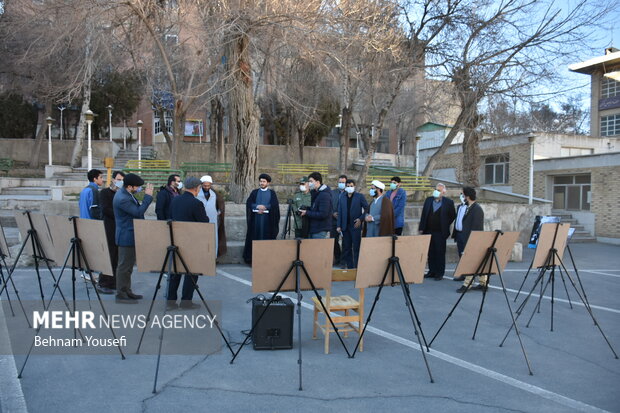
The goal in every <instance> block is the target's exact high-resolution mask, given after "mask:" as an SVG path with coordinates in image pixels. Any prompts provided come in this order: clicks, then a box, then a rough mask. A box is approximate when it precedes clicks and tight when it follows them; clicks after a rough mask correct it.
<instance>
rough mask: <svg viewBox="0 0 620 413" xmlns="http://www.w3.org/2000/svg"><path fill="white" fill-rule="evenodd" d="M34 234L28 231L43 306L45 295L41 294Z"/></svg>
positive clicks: (41, 288) (41, 287) (32, 231)
mask: <svg viewBox="0 0 620 413" xmlns="http://www.w3.org/2000/svg"><path fill="white" fill-rule="evenodd" d="M34 233H35V232H34V230H33V229H31V230H30V231H28V234H29V235H30V243H31V248H32V257H33V258H34V270H35V271H36V273H37V282H38V283H39V294H41V302H42V303H43V306H45V294H43V285H42V284H41V273H40V272H39V258H38V256H37V249H36V242H35V239H34V235H33V234H34Z"/></svg>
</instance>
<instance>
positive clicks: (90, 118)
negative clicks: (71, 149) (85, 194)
mask: <svg viewBox="0 0 620 413" xmlns="http://www.w3.org/2000/svg"><path fill="white" fill-rule="evenodd" d="M84 117H85V118H86V123H87V124H88V149H87V152H86V154H87V157H88V170H89V171H90V170H91V169H93V147H92V145H91V126H92V124H93V120H94V119H95V114H94V113H93V111H92V110H90V109H88V110H87V111H86V113H85V114H84Z"/></svg>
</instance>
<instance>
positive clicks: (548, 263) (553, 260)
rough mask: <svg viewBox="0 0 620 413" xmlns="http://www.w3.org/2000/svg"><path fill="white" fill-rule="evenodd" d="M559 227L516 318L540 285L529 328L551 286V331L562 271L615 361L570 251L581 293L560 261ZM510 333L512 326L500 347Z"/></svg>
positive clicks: (557, 224)
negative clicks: (559, 277)
mask: <svg viewBox="0 0 620 413" xmlns="http://www.w3.org/2000/svg"><path fill="white" fill-rule="evenodd" d="M560 225H561V224H560V223H556V224H555V229H554V231H555V232H554V234H553V243H552V244H551V248H549V252H548V253H547V257H546V259H545V262H544V265H543V266H542V267H541V268H540V272H539V274H538V277H537V278H536V281H535V282H534V285H533V286H532V289H531V290H530V292H529V293H528V295H527V296H526V297H525V299H524V300H523V302H522V303H521V305H520V306H519V309H518V310H517V318H519V316H520V315H521V314H522V313H523V310H524V309H525V306H526V305H527V303H528V301H529V299H530V297H531V296H532V293H533V292H534V290H535V289H536V287H537V286H538V284H540V286H541V288H542V290H541V292H540V295H539V296H538V301H537V303H536V306H535V308H534V311H533V312H532V315H531V316H530V318H529V320H528V322H527V324H526V327H529V326H530V322H531V321H532V319H533V318H534V314H536V312H537V309H538V312H540V304H541V302H542V298H543V296H544V294H545V292H546V291H547V287H548V286H549V284H551V331H553V314H554V301H555V270H556V268H557V269H558V271H559V272H560V275H561V274H562V270H564V273H566V277H567V278H568V280H569V281H570V284H571V285H572V286H573V288H574V289H575V292H576V293H577V296H578V297H579V299H580V300H581V302H582V303H583V305H584V307H585V309H586V311H587V312H588V314H589V315H590V317H591V318H592V321H593V322H594V325H595V326H596V328H598V330H599V332H600V333H601V335H602V336H603V339H604V340H605V342H606V343H607V346H609V349H610V350H611V352H612V353H613V354H614V357H615V358H616V359H617V358H618V355H617V354H616V352H615V350H614V348H613V347H612V345H611V343H610V342H609V340H608V339H607V336H605V333H604V332H603V329H602V328H601V326H600V324H599V323H598V321H597V320H596V318H595V317H594V313H593V312H592V308H591V307H590V304H589V302H588V299H587V297H586V295H585V290H584V289H583V284H582V282H581V278H580V277H579V273H578V272H577V267H576V265H575V260H574V259H573V255H572V253H570V250H569V255H570V258H571V261H572V263H573V268H575V275H576V278H577V280H578V283H579V286H580V288H581V291H580V290H579V288H578V287H577V283H575V281H574V280H573V277H572V276H571V275H570V273H569V272H568V270H567V269H566V266H565V265H564V262H563V261H562V258H561V257H560V254H559V250H558V248H557V247H556V243H557V242H558V229H559V227H560ZM547 271H550V273H549V277H548V279H547V282H546V283H545V286H544V288H543V287H542V284H543V283H544V276H545V273H546V272H547ZM571 308H572V306H571ZM515 327H516V326H515ZM511 331H512V326H511V327H510V328H509V329H508V332H506V335H505V336H504V339H503V340H502V342H501V343H500V347H501V346H502V345H503V344H504V341H506V338H507V337H508V335H509V334H510V332H511Z"/></svg>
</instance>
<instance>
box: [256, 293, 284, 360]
mask: <svg viewBox="0 0 620 413" xmlns="http://www.w3.org/2000/svg"><path fill="white" fill-rule="evenodd" d="M268 302H269V299H261V298H257V297H254V298H253V299H252V325H254V324H255V323H256V320H258V318H259V317H260V315H261V314H262V313H263V311H265V309H267V311H266V312H265V314H264V315H263V317H262V318H261V319H260V322H259V323H258V325H256V327H255V328H254V331H253V333H252V345H253V346H254V350H280V349H291V348H293V301H291V299H290V298H284V299H279V300H274V301H273V302H272V303H271V305H270V306H269V308H267V303H268Z"/></svg>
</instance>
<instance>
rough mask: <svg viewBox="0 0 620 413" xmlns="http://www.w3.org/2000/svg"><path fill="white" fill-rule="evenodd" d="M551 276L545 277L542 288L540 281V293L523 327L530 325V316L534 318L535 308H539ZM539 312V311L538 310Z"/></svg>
mask: <svg viewBox="0 0 620 413" xmlns="http://www.w3.org/2000/svg"><path fill="white" fill-rule="evenodd" d="M552 277H553V276H552V275H550V276H549V278H547V283H546V284H545V288H543V286H542V282H541V283H540V289H541V291H540V295H539V296H538V301H537V302H536V306H535V307H534V311H532V315H531V316H530V318H529V320H527V324H526V325H525V327H527V328H529V327H530V323H531V322H532V318H534V314H536V312H537V310H536V309H540V302H541V301H542V299H543V296H544V295H545V292H546V291H547V287H548V286H549V284H550V283H551V278H552ZM538 312H540V311H538Z"/></svg>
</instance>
